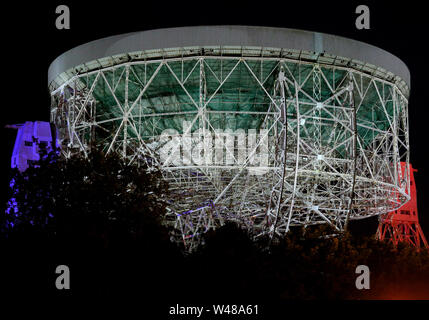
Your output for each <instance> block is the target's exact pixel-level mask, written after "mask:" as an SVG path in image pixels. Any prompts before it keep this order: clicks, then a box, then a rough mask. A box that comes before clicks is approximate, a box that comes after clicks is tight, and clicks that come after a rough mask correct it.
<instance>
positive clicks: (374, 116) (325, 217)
mask: <svg viewBox="0 0 429 320" xmlns="http://www.w3.org/2000/svg"><path fill="white" fill-rule="evenodd" d="M51 95H52V109H51V116H52V118H51V120H52V122H54V123H55V124H56V125H57V127H58V129H59V130H60V135H61V138H62V141H63V143H62V144H63V150H62V152H63V155H64V156H66V157H68V156H70V155H71V154H72V153H73V152H83V153H85V154H86V153H87V152H88V149H89V146H90V145H91V144H96V145H98V146H101V147H102V148H104V150H105V152H106V153H107V154H108V153H110V152H116V153H119V154H121V155H122V157H123V158H124V159H126V160H127V161H129V163H135V164H137V165H138V164H141V163H146V164H148V165H149V167H150V168H160V169H161V170H162V173H163V176H164V179H166V180H167V181H168V182H169V185H170V191H169V194H168V212H169V213H168V215H167V218H166V222H167V223H170V224H172V225H174V226H175V230H176V231H175V232H176V234H175V235H177V236H178V237H179V239H181V240H183V241H184V242H185V243H186V244H188V245H189V246H190V247H192V246H193V245H194V244H195V241H193V238H194V237H195V236H196V235H198V234H201V233H204V232H206V231H207V230H209V229H212V228H216V227H217V226H220V225H222V224H223V223H225V221H227V220H234V221H238V222H239V223H242V224H243V225H244V226H246V227H247V228H249V229H251V230H252V231H253V233H254V234H255V235H256V236H260V235H267V234H268V235H270V236H271V237H272V236H274V235H278V236H282V235H284V234H285V233H286V232H288V230H289V228H290V227H291V226H297V225H304V226H307V225H312V224H319V223H328V224H330V225H332V226H333V227H334V228H335V229H337V230H339V231H341V230H343V229H344V227H345V225H346V224H347V221H348V220H349V219H360V218H364V217H368V216H373V215H378V214H381V213H385V212H388V211H392V210H395V209H397V208H399V207H400V206H401V205H402V204H403V203H405V202H406V201H407V200H408V196H407V194H409V192H408V189H409V177H408V176H404V177H402V176H401V175H402V173H401V170H399V163H400V161H404V162H406V163H407V165H408V162H409V159H408V157H409V156H408V153H409V143H408V141H409V140H408V110H407V108H408V101H407V99H406V97H405V96H404V95H403V93H402V92H401V90H399V88H398V87H397V86H396V84H394V83H392V82H389V81H388V80H386V79H382V78H380V77H376V76H373V75H370V74H367V73H364V72H361V71H357V70H355V69H353V68H351V67H350V68H348V67H339V66H333V65H327V64H326V65H325V64H321V63H315V62H305V61H298V60H295V59H283V58H282V59H280V58H264V57H243V56H239V57H237V56H229V57H223V56H204V55H199V56H191V57H180V58H170V59H160V60H156V59H154V60H141V61H131V62H125V63H121V64H117V65H112V66H109V67H105V68H99V69H97V70H93V71H87V72H83V73H81V74H76V75H74V76H73V77H70V78H69V79H68V80H67V81H65V82H64V83H63V84H62V85H61V86H58V87H56V88H53V89H52V91H51ZM405 172H409V171H408V170H405Z"/></svg>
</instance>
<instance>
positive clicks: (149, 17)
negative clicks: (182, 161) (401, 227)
mask: <svg viewBox="0 0 429 320" xmlns="http://www.w3.org/2000/svg"><path fill="white" fill-rule="evenodd" d="M60 4H66V5H68V6H69V8H70V13H71V29H70V30H57V29H56V28H55V19H56V14H55V8H56V7H57V6H58V5H60ZM359 4H366V5H368V6H369V8H370V13H371V15H370V17H371V29H370V30H357V29H356V28H355V19H356V17H357V15H356V14H355V8H356V6H357V5H359ZM427 12H428V11H427V10H425V9H424V8H423V5H422V4H421V3H420V4H419V5H415V4H413V5H412V6H411V5H405V4H400V3H397V2H393V1H389V2H387V1H386V2H384V1H377V3H372V2H368V1H366V2H363V1H347V3H345V1H343V3H341V2H339V1H318V2H317V4H316V1H298V2H297V1H294V2H292V1H278V2H274V1H269V2H267V1H261V2H259V3H257V2H253V1H245V2H244V1H243V2H241V1H240V2H239V1H207V2H199V3H197V2H191V1H183V2H181V1H175V2H173V3H169V2H165V1H138V2H137V1H136V2H131V1H126V2H108V1H103V2H101V1H91V3H89V1H82V2H81V3H75V2H71V1H51V2H43V3H42V2H40V3H31V4H25V5H24V4H22V3H21V2H18V1H14V2H12V3H11V6H8V7H7V9H6V8H3V9H2V19H0V20H1V24H2V30H3V32H2V36H3V39H2V51H3V55H2V64H1V68H2V71H3V72H2V76H3V81H4V82H3V88H2V104H1V108H2V116H1V130H0V131H1V141H2V143H3V149H2V153H1V155H2V156H1V160H2V164H1V165H2V168H3V172H4V173H5V174H4V178H3V179H2V188H3V189H2V190H3V192H2V197H3V198H4V194H5V192H4V190H6V188H7V187H8V184H9V182H8V178H7V173H8V170H9V168H10V157H11V154H12V148H13V143H14V140H15V134H16V132H15V131H14V130H10V129H4V128H3V127H4V125H5V124H13V123H22V122H24V121H34V120H44V121H49V105H50V98H49V94H48V89H47V71H48V67H49V65H50V63H51V62H52V61H53V60H54V59H55V58H56V57H57V56H58V55H60V54H61V53H63V52H64V51H66V50H69V49H71V48H73V47H75V46H78V45H80V44H83V43H86V42H88V41H91V40H96V39H99V38H102V37H107V36H111V35H115V34H120V33H126V32H133V31H142V30H149V29H156V28H163V27H178V26H192V25H221V24H232V25H233V24H236V25H259V26H273V27H286V28H296V29H303V30H310V31H318V32H324V33H331V34H335V35H340V36H344V37H348V38H352V39H356V40H360V41H363V42H367V43H369V44H372V45H375V46H378V47H380V48H382V49H385V50H387V51H389V52H391V53H392V54H394V55H396V56H397V57H399V58H400V59H401V60H402V61H404V62H405V63H406V64H407V66H408V68H409V70H410V73H411V96H410V99H409V121H410V145H411V153H410V155H411V162H412V164H413V167H414V168H416V169H417V170H418V172H417V173H416V175H415V177H416V185H417V193H418V210H419V216H420V222H421V225H422V228H423V231H424V233H425V234H426V237H428V236H429V200H428V198H427V193H428V192H429V179H428V178H429V164H428V160H427V158H426V157H427V151H426V148H427V140H428V137H429V133H428V129H429V126H428V119H427V116H428V115H429V112H427V109H428V108H429V105H428V103H427V102H426V93H427V92H428V87H429V82H428V81H427V77H428V74H429V72H428V71H429V70H428V69H429V64H428V62H427V59H428V58H427V48H425V45H426V42H427V31H428V29H429V28H428V26H429V22H428V21H429V17H428V16H427V14H428V13H427ZM4 200H5V199H2V201H4ZM376 226H377V220H376V218H371V219H366V220H363V221H360V222H358V223H355V224H354V226H353V227H356V228H358V229H361V230H362V231H364V232H369V233H374V232H375V228H376Z"/></svg>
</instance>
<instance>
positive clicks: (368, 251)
mask: <svg viewBox="0 0 429 320" xmlns="http://www.w3.org/2000/svg"><path fill="white" fill-rule="evenodd" d="M42 158H43V160H41V161H40V163H39V166H38V167H31V168H29V169H28V170H26V171H25V172H24V173H19V172H18V171H13V172H12V174H11V178H13V180H14V187H13V188H12V189H11V190H10V194H9V195H8V198H9V199H15V200H16V209H14V208H13V207H10V204H5V205H4V209H3V210H2V213H1V215H0V216H1V220H0V226H1V233H0V250H1V252H2V259H1V261H2V262H1V267H0V268H1V269H2V270H1V283H2V289H4V288H7V290H8V292H9V294H13V293H16V294H19V295H21V294H30V295H41V294H47V295H51V294H52V295H58V294H63V295H82V296H92V297H93V296H105V295H113V296H115V295H120V296H123V295H127V294H135V293H137V294H138V295H139V296H140V295H144V296H147V297H150V298H151V299H154V300H156V299H158V298H160V299H161V298H162V299H163V300H164V301H169V302H171V303H180V302H184V303H185V302H188V303H189V302H190V301H192V302H198V301H199V302H201V303H207V302H214V301H219V299H222V300H223V301H224V300H225V299H234V301H235V302H236V303H238V302H240V301H243V302H245V303H248V302H249V303H250V302H256V301H272V300H279V299H280V300H290V299H292V300H293V299H389V298H402V299H422V298H426V299H427V298H429V288H428V287H429V285H428V284H429V255H428V253H427V252H426V251H422V252H416V251H415V250H414V249H413V248H410V247H407V246H405V245H400V246H399V247H398V248H394V247H393V246H391V245H390V244H388V243H382V242H379V241H376V240H375V239H373V237H366V236H358V235H353V234H350V233H346V234H343V235H341V236H337V237H326V236H327V235H329V234H331V231H330V230H329V229H328V228H327V227H323V226H322V227H314V228H307V229H306V230H305V232H304V230H303V229H301V228H295V229H293V230H292V232H290V233H289V235H288V236H287V237H286V238H285V239H282V240H281V241H278V242H275V243H273V244H272V245H271V247H270V248H269V250H267V239H259V240H258V241H254V240H253V239H252V236H251V235H250V234H248V233H247V231H246V230H243V229H241V228H240V226H238V225H236V224H234V223H228V224H226V225H225V226H223V227H221V228H219V229H217V230H216V231H210V232H208V233H206V234H205V235H204V236H203V239H202V240H203V243H204V244H202V245H201V246H200V248H199V250H197V251H196V252H193V253H192V254H185V253H184V251H183V248H182V247H181V246H180V245H178V244H176V243H172V242H171V241H170V236H169V230H168V228H167V227H166V226H164V225H163V224H162V219H163V217H164V215H165V212H166V210H165V204H164V202H163V199H164V196H165V194H166V192H167V188H168V187H167V185H166V184H165V183H164V182H163V181H162V179H161V176H160V173H159V172H148V170H146V167H145V166H144V165H142V166H140V167H137V166H129V165H127V164H124V162H123V161H122V160H121V159H120V158H119V157H118V156H115V155H109V156H107V157H106V156H105V155H104V154H102V153H101V152H91V153H90V155H89V157H88V159H84V158H83V157H79V156H74V157H72V158H70V159H68V160H66V159H63V158H58V157H57V156H56V154H55V153H51V154H49V155H46V154H42ZM8 207H9V209H8V210H6V209H7V208H8ZM6 212H8V213H6ZM60 264H64V265H67V266H68V267H69V268H70V286H71V289H70V290H68V291H66V290H62V291H59V290H57V289H56V288H55V279H56V277H57V276H58V275H56V274H55V268H56V266H58V265H60ZM357 265H367V266H368V267H369V268H370V271H371V278H370V279H371V289H370V290H357V289H356V286H355V280H356V277H357V276H358V275H357V274H356V273H355V269H356V266H357Z"/></svg>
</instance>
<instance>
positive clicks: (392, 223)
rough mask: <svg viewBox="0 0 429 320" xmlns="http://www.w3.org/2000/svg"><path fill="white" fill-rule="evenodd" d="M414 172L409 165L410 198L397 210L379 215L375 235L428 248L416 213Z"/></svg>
mask: <svg viewBox="0 0 429 320" xmlns="http://www.w3.org/2000/svg"><path fill="white" fill-rule="evenodd" d="M402 170H405V164H402ZM414 172H417V170H416V169H413V168H412V166H411V165H410V173H411V175H410V176H411V181H410V184H411V188H410V189H411V200H410V201H408V202H407V203H406V204H405V205H403V206H402V207H401V208H400V209H399V210H395V211H392V212H389V213H387V214H385V215H381V216H380V224H379V226H378V229H377V235H376V236H377V239H379V240H382V241H390V242H392V243H393V244H394V245H395V246H396V245H398V243H400V242H405V243H408V244H410V245H412V246H413V247H416V248H417V249H420V248H421V247H424V248H426V249H429V246H428V243H427V241H426V238H425V235H424V234H423V230H422V228H421V227H420V224H419V218H418V214H417V189H416V184H415V180H414Z"/></svg>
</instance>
